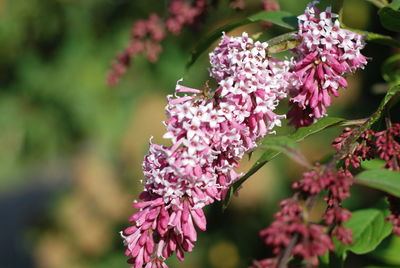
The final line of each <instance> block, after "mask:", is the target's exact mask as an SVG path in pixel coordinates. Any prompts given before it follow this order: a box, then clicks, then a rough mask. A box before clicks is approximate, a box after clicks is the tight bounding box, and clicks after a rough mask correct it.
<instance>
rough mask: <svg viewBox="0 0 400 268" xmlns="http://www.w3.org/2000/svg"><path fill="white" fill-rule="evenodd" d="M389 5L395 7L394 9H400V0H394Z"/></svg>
mask: <svg viewBox="0 0 400 268" xmlns="http://www.w3.org/2000/svg"><path fill="white" fill-rule="evenodd" d="M389 7H391V8H393V9H394V10H398V9H400V0H393V1H392V3H390V4H389Z"/></svg>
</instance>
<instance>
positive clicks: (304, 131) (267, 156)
mask: <svg viewBox="0 0 400 268" xmlns="http://www.w3.org/2000/svg"><path fill="white" fill-rule="evenodd" d="M343 122H345V120H344V119H343V118H337V117H324V118H322V119H320V120H319V121H318V122H316V123H315V124H313V125H311V126H308V127H302V128H299V129H298V130H297V131H296V132H295V133H293V134H291V135H288V136H287V137H286V138H289V139H291V140H294V141H295V142H299V141H302V140H303V139H305V138H306V137H308V136H310V135H312V134H315V133H318V132H320V131H322V130H324V129H326V128H328V127H333V126H336V125H340V124H341V123H343ZM270 138H272V137H271V136H267V137H265V138H264V139H263V141H262V143H264V142H265V141H266V140H267V139H270ZM279 154H280V152H276V151H274V150H266V151H265V152H264V153H263V154H262V155H261V157H260V158H259V159H258V160H257V161H256V163H255V164H254V165H253V166H252V167H251V168H250V170H249V171H248V172H247V173H246V174H244V175H243V177H241V178H240V179H239V180H238V181H237V182H235V183H234V184H233V186H231V191H230V192H228V194H227V195H226V197H225V200H224V204H223V208H224V209H225V208H227V207H228V205H229V203H230V200H231V197H232V194H233V193H234V192H235V191H236V190H237V189H238V188H239V187H240V186H241V185H242V184H243V182H245V181H246V180H247V179H248V178H249V177H250V176H251V175H253V174H254V173H256V172H257V171H258V170H259V169H260V168H262V167H263V166H264V165H265V164H266V163H268V162H269V161H271V160H272V159H274V158H275V157H276V156H278V155H279Z"/></svg>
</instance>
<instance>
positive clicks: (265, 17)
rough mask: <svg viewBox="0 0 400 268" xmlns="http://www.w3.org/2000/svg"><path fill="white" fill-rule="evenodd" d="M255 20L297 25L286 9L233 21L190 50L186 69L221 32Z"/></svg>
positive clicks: (290, 26) (292, 27)
mask: <svg viewBox="0 0 400 268" xmlns="http://www.w3.org/2000/svg"><path fill="white" fill-rule="evenodd" d="M255 22H271V23H274V24H276V25H279V26H281V27H284V28H287V29H290V30H294V29H296V27H297V18H296V17H295V16H293V15H292V14H291V13H289V12H286V11H263V12H260V13H257V14H254V15H252V16H250V17H248V18H246V19H244V20H241V21H238V22H234V23H231V24H229V25H225V26H223V27H221V28H219V29H217V30H216V31H214V32H213V33H212V34H211V35H210V36H209V37H207V38H205V39H204V40H203V41H202V42H200V43H199V45H198V46H197V47H196V48H195V49H194V50H193V51H192V53H191V55H190V57H189V60H188V63H187V64H186V69H188V68H190V66H192V65H193V63H195V62H196V60H197V59H198V58H199V57H200V55H201V54H202V53H203V52H205V51H206V50H207V49H208V48H209V47H210V46H211V45H212V43H214V42H215V41H216V40H218V39H219V38H221V36H222V32H226V33H227V32H229V31H231V30H233V29H235V28H237V27H240V26H243V25H246V24H250V23H255Z"/></svg>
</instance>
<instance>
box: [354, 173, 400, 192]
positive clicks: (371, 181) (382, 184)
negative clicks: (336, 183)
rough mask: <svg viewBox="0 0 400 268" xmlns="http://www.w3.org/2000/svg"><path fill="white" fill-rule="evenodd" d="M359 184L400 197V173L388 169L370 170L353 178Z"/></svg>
mask: <svg viewBox="0 0 400 268" xmlns="http://www.w3.org/2000/svg"><path fill="white" fill-rule="evenodd" d="M355 181H356V182H357V183H359V184H362V185H366V186H368V187H371V188H374V189H377V190H381V191H384V192H386V193H389V194H391V195H394V196H397V197H400V172H397V171H392V170H388V169H384V168H381V169H370V170H366V171H363V172H361V173H360V174H358V175H357V176H356V177H355Z"/></svg>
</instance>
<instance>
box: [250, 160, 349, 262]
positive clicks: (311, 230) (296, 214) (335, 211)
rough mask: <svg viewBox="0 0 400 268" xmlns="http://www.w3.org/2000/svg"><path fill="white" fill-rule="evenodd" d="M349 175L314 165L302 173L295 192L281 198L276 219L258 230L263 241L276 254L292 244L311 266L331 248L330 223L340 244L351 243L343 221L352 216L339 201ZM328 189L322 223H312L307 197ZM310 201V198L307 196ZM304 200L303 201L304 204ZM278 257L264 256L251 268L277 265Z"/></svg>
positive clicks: (345, 191)
mask: <svg viewBox="0 0 400 268" xmlns="http://www.w3.org/2000/svg"><path fill="white" fill-rule="evenodd" d="M351 178H352V175H351V174H350V172H347V171H344V170H339V171H336V170H330V169H324V167H320V166H317V167H316V168H315V169H314V170H312V171H309V172H305V173H304V174H303V178H302V179H301V180H299V181H297V182H295V183H293V185H292V187H293V189H295V190H297V193H296V194H295V195H294V196H293V197H292V198H290V199H286V200H284V201H282V202H281V203H280V204H279V205H280V206H281V210H280V211H279V212H277V213H276V214H275V221H274V222H273V223H272V224H271V225H270V226H269V227H267V228H266V229H264V230H262V231H261V232H260V236H261V238H262V239H263V240H264V241H265V243H266V244H268V245H271V246H272V247H273V253H274V254H275V255H279V254H281V253H282V251H283V250H284V249H286V248H287V247H289V245H290V244H292V245H291V246H292V247H293V252H292V254H293V255H296V256H300V257H301V258H302V259H304V260H306V261H307V262H308V263H310V264H311V265H312V266H313V267H317V266H318V256H322V255H324V254H325V253H326V252H327V251H329V250H333V249H334V247H333V242H332V239H331V237H330V236H329V234H328V232H327V230H328V229H329V228H328V227H329V226H332V227H333V228H332V234H333V235H335V236H336V238H337V239H338V240H339V241H341V242H342V243H343V244H349V243H351V237H352V234H351V231H350V229H348V228H346V227H343V226H342V224H343V223H344V222H346V221H348V220H349V219H350V217H351V213H350V211H348V210H346V209H344V208H342V207H341V201H342V200H344V199H345V198H347V197H348V196H349V195H350V194H349V189H350V186H351V184H352V182H351V180H350V179H351ZM325 189H328V196H327V197H326V198H325V201H326V202H327V204H328V207H327V210H326V211H325V213H324V215H323V219H324V221H325V223H324V224H317V223H311V222H310V221H309V220H308V219H307V216H306V214H307V213H306V212H305V210H307V206H308V205H307V202H309V201H305V200H307V199H308V198H310V197H311V198H312V197H313V196H316V195H318V194H319V193H321V192H322V191H324V190H325ZM310 200H311V199H310ZM303 203H305V204H303ZM277 261H278V260H277V259H274V258H271V259H264V260H262V261H259V262H254V264H253V266H252V268H257V267H260V268H269V267H271V268H272V267H276V265H277Z"/></svg>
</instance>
